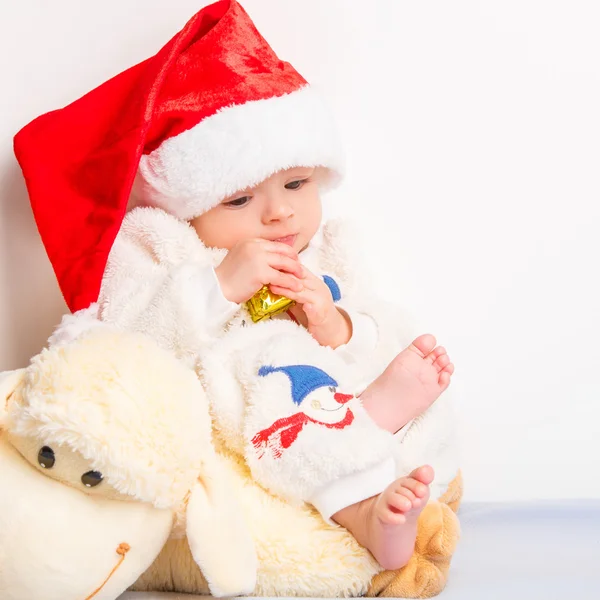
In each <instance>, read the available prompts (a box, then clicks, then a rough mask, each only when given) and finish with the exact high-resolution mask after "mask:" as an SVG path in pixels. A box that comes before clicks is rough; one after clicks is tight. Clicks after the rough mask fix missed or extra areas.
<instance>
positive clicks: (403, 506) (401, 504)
mask: <svg viewBox="0 0 600 600" xmlns="http://www.w3.org/2000/svg"><path fill="white" fill-rule="evenodd" d="M386 500H387V503H388V506H389V507H390V509H391V510H393V511H394V512H406V511H408V510H410V509H411V508H412V501H411V500H410V498H407V497H406V496H405V495H404V494H402V493H400V492H396V493H395V494H393V495H390V496H389V497H388V498H386Z"/></svg>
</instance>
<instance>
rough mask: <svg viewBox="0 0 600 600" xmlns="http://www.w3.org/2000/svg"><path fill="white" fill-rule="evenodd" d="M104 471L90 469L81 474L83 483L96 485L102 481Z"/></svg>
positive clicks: (90, 485)
mask: <svg viewBox="0 0 600 600" xmlns="http://www.w3.org/2000/svg"><path fill="white" fill-rule="evenodd" d="M102 479H103V477H102V473H99V472H98V471H88V472H87V473H84V474H83V475H82V476H81V483H83V485H85V487H95V486H97V485H98V484H99V483H102Z"/></svg>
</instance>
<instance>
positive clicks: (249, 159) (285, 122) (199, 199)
mask: <svg viewBox="0 0 600 600" xmlns="http://www.w3.org/2000/svg"><path fill="white" fill-rule="evenodd" d="M290 140H293V143H290ZM299 166H300V167H302V166H314V167H324V168H325V170H323V171H321V172H320V173H321V176H320V178H319V183H320V184H321V187H322V188H323V189H327V188H329V187H333V186H334V185H336V184H337V183H338V181H339V179H340V178H341V174H342V172H343V155H342V151H341V148H340V145H339V143H338V138H337V133H336V131H335V128H334V125H333V117H332V115H331V114H330V113H329V110H328V109H327V107H326V105H325V103H324V102H323V100H322V99H321V98H320V96H319V94H318V93H317V92H316V91H315V90H313V89H312V88H311V87H309V86H306V87H304V88H302V89H301V90H298V91H294V92H291V93H289V94H286V95H283V96H277V97H273V98H268V99H264V100H257V101H255V102H246V103H244V104H239V105H232V106H229V107H227V108H224V109H222V110H220V111H219V112H217V113H216V114H214V115H212V116H210V117H208V118H206V119H204V120H203V121H201V122H200V123H198V124H197V125H196V126H194V127H193V128H191V129H188V130H187V131H184V132H183V133H180V134H179V135H177V136H176V137H172V138H170V139H168V140H166V141H165V142H163V143H162V144H161V145H160V146H159V147H158V148H157V149H156V150H154V151H153V152H151V153H150V154H148V155H144V156H142V158H141V160H140V167H139V177H138V180H137V181H136V185H135V186H134V194H135V195H136V197H139V198H140V200H139V201H140V202H142V203H146V204H149V205H152V206H157V207H159V208H163V209H165V210H167V211H169V212H170V213H172V214H174V215H175V216H178V217H179V218H181V219H186V220H187V219H191V218H193V217H195V216H197V215H199V214H202V213H203V212H206V211H207V210H209V209H210V208H212V207H213V206H216V205H217V204H218V203H219V202H220V201H221V200H223V199H224V198H226V197H228V196H230V195H231V194H234V193H236V192H238V191H240V190H244V189H246V188H247V187H250V186H253V185H256V184H258V183H260V182H261V181H264V180H265V179H266V178H267V177H269V176H270V175H272V174H273V173H275V172H277V171H280V170H282V169H287V168H290V167H299Z"/></svg>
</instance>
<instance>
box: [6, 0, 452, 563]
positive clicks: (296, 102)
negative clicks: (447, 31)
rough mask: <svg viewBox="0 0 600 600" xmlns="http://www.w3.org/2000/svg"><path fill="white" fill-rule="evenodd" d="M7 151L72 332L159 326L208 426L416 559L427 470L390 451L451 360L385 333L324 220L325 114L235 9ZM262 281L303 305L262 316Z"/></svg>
mask: <svg viewBox="0 0 600 600" xmlns="http://www.w3.org/2000/svg"><path fill="white" fill-rule="evenodd" d="M15 152H16V154H17V158H18V160H19V162H20V164H21V166H22V168H23V172H24V174H25V178H26V181H27V185H28V190H29V194H30V198H31V203H32V207H33V210H34V214H35V217H36V221H37V224H38V228H39V230H40V234H41V237H42V240H43V242H44V244H45V247H46V250H47V252H48V255H49V257H50V260H51V261H52V264H53V267H54V269H55V272H56V275H57V278H58V281H59V284H60V286H61V290H62V292H63V294H64V296H65V299H66V301H67V303H68V305H69V308H70V309H71V310H72V311H73V312H76V316H77V319H75V320H72V321H69V323H68V328H69V327H70V328H71V330H70V331H69V332H68V333H67V332H65V331H64V328H63V331H62V333H63V334H64V335H70V336H73V335H76V334H77V330H78V329H79V328H83V327H85V324H83V323H85V320H86V318H88V317H89V316H90V315H91V316H92V317H94V318H96V317H98V318H100V319H102V320H104V321H107V322H110V323H113V324H116V325H118V326H120V327H123V328H126V329H132V330H137V331H143V332H145V333H147V334H149V335H151V336H152V337H154V338H155V339H156V340H157V341H158V342H159V343H160V344H161V345H162V346H163V347H166V348H168V349H170V350H172V351H173V352H174V353H175V354H176V355H177V356H178V357H179V358H180V359H181V360H182V361H184V362H187V363H188V364H190V365H191V366H193V367H195V368H196V369H197V370H198V372H199V374H200V375H201V376H202V377H204V379H205V385H206V386H207V389H208V391H209V392H210V393H211V394H212V399H211V402H212V403H213V413H214V419H215V427H216V429H217V430H218V432H220V435H221V436H222V439H223V440H225V442H226V443H227V444H228V445H229V446H230V448H231V449H232V450H234V451H238V452H240V453H242V454H243V455H244V456H245V457H246V459H247V461H248V464H249V466H250V468H251V470H252V473H253V475H254V476H255V477H256V478H257V480H258V481H259V482H260V483H262V484H263V485H264V486H265V487H267V488H269V489H271V490H272V491H274V492H275V493H280V494H281V495H283V496H286V494H287V490H288V488H293V487H294V486H295V488H294V489H295V491H294V493H291V492H290V493H289V494H288V495H289V497H290V498H292V499H298V500H302V501H308V502H310V503H312V504H314V505H315V507H316V508H317V509H318V510H319V511H320V512H321V514H322V515H323V517H324V518H326V519H329V518H331V519H332V520H333V521H335V522H337V523H338V524H340V525H342V526H343V527H346V528H347V529H348V530H349V531H350V532H351V533H352V534H353V535H354V536H355V538H356V539H357V540H358V542H359V543H360V544H362V545H363V546H365V547H366V548H368V549H369V550H370V551H371V552H372V554H373V555H374V557H375V558H376V559H377V560H378V561H379V563H380V564H381V565H382V566H383V567H384V568H387V569H395V568H399V567H401V566H403V565H404V564H406V562H407V561H408V559H409V558H410V556H411V555H412V552H413V549H414V544H415V538H416V532H417V517H418V515H419V513H420V512H421V511H422V509H423V508H424V506H425V504H426V503H427V501H428V498H429V493H430V492H429V486H430V484H431V483H432V481H433V479H434V473H433V469H432V467H431V466H429V465H423V466H420V467H419V468H416V469H414V470H412V472H410V473H408V470H407V471H406V473H405V474H404V475H405V476H401V477H398V476H397V471H398V469H397V468H396V467H395V466H394V464H395V463H394V453H395V450H394V448H396V449H398V448H400V446H399V444H400V443H401V441H402V438H403V436H404V434H405V433H406V431H407V429H408V428H409V424H410V422H411V421H412V420H413V419H415V418H417V417H419V415H422V414H423V413H424V412H425V411H427V409H428V408H429V407H430V406H431V405H432V404H433V403H434V402H435V401H436V399H437V398H438V397H439V396H440V394H441V393H442V392H443V391H444V390H445V389H446V388H447V387H448V385H449V383H450V378H451V375H452V373H453V370H454V367H453V365H452V363H451V362H450V359H449V357H448V355H447V353H446V351H445V350H444V349H443V348H442V347H440V346H437V345H436V340H435V338H434V337H433V336H431V335H423V336H421V337H418V338H417V339H415V340H414V341H413V342H412V344H410V345H409V346H408V347H407V348H405V349H404V350H403V351H401V352H400V353H397V352H396V351H394V353H393V355H396V354H397V356H395V358H393V360H391V361H390V359H391V358H392V356H393V355H391V354H390V350H389V349H390V348H395V347H396V346H397V343H398V340H397V339H395V338H394V335H393V331H392V330H393V329H394V328H393V326H390V323H388V322H384V321H382V320H381V319H380V318H379V317H378V315H377V314H375V312H374V311H371V310H370V309H369V305H368V303H365V301H364V299H361V298H360V293H359V288H357V287H356V286H355V285H354V284H353V283H352V282H353V278H352V276H351V274H350V273H351V271H352V265H349V264H346V263H344V260H343V257H342V255H343V252H342V251H341V250H340V247H341V246H340V244H341V241H340V240H339V239H338V238H337V237H336V235H335V234H334V233H332V231H331V230H328V229H327V228H322V227H321V226H322V222H321V221H322V210H321V196H320V193H321V191H323V190H326V189H327V188H330V187H332V186H333V185H334V184H336V183H337V182H338V181H339V180H340V178H341V161H340V157H339V147H338V143H337V140H336V138H335V133H334V129H333V127H332V124H331V120H330V118H329V113H328V112H327V110H326V108H325V107H324V106H323V105H322V103H321V102H320V100H319V98H318V96H317V95H316V94H315V93H314V91H313V90H312V88H310V86H308V85H307V83H306V81H305V80H304V79H303V78H302V77H301V76H300V75H299V74H298V73H297V71H295V70H294V69H293V68H292V67H291V65H289V64H288V63H285V62H282V61H281V60H279V58H278V57H277V56H276V55H275V53H274V52H273V50H272V49H271V48H270V47H269V46H268V44H267V43H266V41H265V40H264V39H263V38H262V36H260V34H259V33H258V31H257V30H256V28H255V26H254V25H253V23H252V22H251V20H250V19H249V17H248V15H247V14H246V13H245V11H244V10H243V9H242V7H241V6H240V5H239V4H238V3H237V2H235V1H233V0H222V1H220V2H217V3H215V4H212V5H210V6H208V7H206V8H204V9H202V10H201V11H200V12H199V13H198V14H197V15H195V16H194V17H193V18H192V19H191V20H190V21H189V22H188V24H187V25H186V26H185V27H184V28H183V30H182V31H181V32H179V33H178V34H177V35H176V36H175V37H174V38H173V39H172V40H171V41H170V42H169V43H168V44H167V45H166V46H165V47H164V48H163V49H162V50H161V51H160V52H159V53H157V54H156V55H155V56H154V57H151V58H150V59H148V60H147V61H144V62H143V63H140V64H139V65H136V66H135V67H132V68H131V69H129V70H127V71H125V72H124V73H121V74H120V75H117V76H116V77H115V78H113V79H112V80H110V81H109V82H106V83H105V84H103V85H101V86H99V87H98V88H96V89H95V90H93V91H92V92H90V93H89V94H87V95H86V96H84V97H83V98H81V99H79V100H77V101H76V102H74V103H73V104H71V105H69V106H67V107H65V108H64V109H61V110H59V111H54V112H53V113H48V114H47V115H43V116H42V117H39V118H38V119H36V120H35V121H34V122H32V123H31V124H29V125H28V126H27V127H25V128H24V129H23V130H22V131H21V132H19V134H18V135H17V137H16V139H15ZM63 215H68V218H61V217H62V216H63ZM263 285H268V286H269V287H270V289H271V291H272V292H274V293H275V294H279V295H283V296H286V297H288V298H290V299H292V300H294V301H295V305H294V306H293V307H292V308H291V309H290V310H289V311H288V312H287V314H283V315H280V316H279V317H278V318H277V319H274V320H272V321H269V322H259V323H257V324H252V323H251V322H250V321H249V318H248V314H247V311H246V309H245V307H244V304H245V302H246V301H247V300H248V299H249V298H250V297H251V296H253V295H254V294H255V292H256V291H257V290H258V289H260V288H261V287H262V286H263ZM386 336H387V338H386ZM392 338H394V339H393V341H392V342H390V344H389V345H388V346H387V351H385V348H384V347H385V343H384V341H385V339H388V341H389V340H390V339H392ZM256 340H261V341H260V343H256ZM273 348H279V350H278V351H277V352H275V350H273ZM284 355H285V357H286V358H290V360H288V361H287V362H285V363H283V364H280V363H281V360H283V359H282V358H281V357H282V356H284ZM280 359H281V360H280ZM292 359H293V360H292ZM298 361H301V362H298ZM209 365H212V366H209ZM236 369H237V370H236ZM334 375H335V376H334ZM353 376H356V377H362V380H363V382H365V381H367V382H368V385H366V384H363V385H360V384H358V383H357V382H356V380H355V379H354V380H353ZM227 386H229V387H227ZM278 386H279V387H278ZM273 390H274V392H273V393H272V394H271V391H273ZM339 390H343V391H339ZM358 396H359V397H360V401H358V400H356V397H358ZM329 401H331V402H333V404H332V405H328V404H327V402H329ZM328 406H329V408H328ZM298 410H299V412H298ZM329 413H331V414H329ZM260 423H262V425H260V426H258V425H257V424H260ZM367 440H368V443H365V442H366V441H367ZM287 457H289V458H290V460H289V461H287ZM292 459H293V460H292ZM286 461H287V462H286ZM294 461H295V462H294ZM291 465H300V466H302V469H303V471H302V469H299V470H298V471H295V470H294V468H295V467H294V468H291ZM390 465H391V466H390ZM417 465H418V463H417V464H416V465H413V468H414V467H416V466H417ZM338 467H339V468H338ZM301 471H302V472H301ZM307 473H308V475H307ZM311 477H312V479H311Z"/></svg>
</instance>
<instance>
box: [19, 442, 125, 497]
mask: <svg viewBox="0 0 600 600" xmlns="http://www.w3.org/2000/svg"><path fill="white" fill-rule="evenodd" d="M8 441H9V442H10V443H11V444H12V445H13V446H14V447H15V448H16V449H17V450H18V451H19V452H20V454H21V455H22V456H23V458H25V460H26V461H27V462H28V463H29V464H30V465H31V466H32V467H34V468H35V469H37V470H38V471H41V472H43V473H44V475H46V476H48V477H51V478H52V479H55V480H57V481H60V482H61V483H66V484H67V485H70V486H71V487H74V488H76V489H78V490H80V491H82V492H84V493H86V494H89V495H92V496H102V497H103V498H110V499H114V500H132V498H130V497H129V496H126V495H124V494H121V493H120V492H118V491H117V490H116V489H115V488H113V487H112V486H111V485H109V484H108V483H107V482H106V481H104V476H103V474H102V471H101V470H98V469H94V468H93V467H92V465H91V464H90V462H89V461H88V460H86V459H85V458H84V457H83V456H82V455H81V454H80V453H79V452H75V451H74V450H72V449H71V448H69V447H68V446H65V445H60V444H53V443H47V442H46V443H44V442H41V441H40V440H39V439H38V438H37V437H35V436H31V437H29V436H19V435H14V434H10V433H9V434H8Z"/></svg>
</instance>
